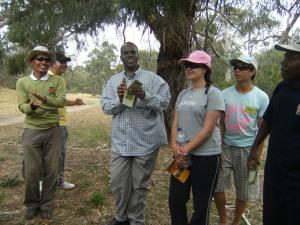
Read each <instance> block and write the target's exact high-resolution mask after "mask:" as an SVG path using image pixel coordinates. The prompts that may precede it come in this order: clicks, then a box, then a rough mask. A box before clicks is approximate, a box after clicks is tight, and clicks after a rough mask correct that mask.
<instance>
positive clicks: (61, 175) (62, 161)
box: [58, 126, 69, 185]
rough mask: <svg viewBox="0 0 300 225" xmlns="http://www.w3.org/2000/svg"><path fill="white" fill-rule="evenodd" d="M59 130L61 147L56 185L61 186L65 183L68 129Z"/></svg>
mask: <svg viewBox="0 0 300 225" xmlns="http://www.w3.org/2000/svg"><path fill="white" fill-rule="evenodd" d="M60 129H61V135H62V136H61V138H62V146H61V152H60V160H59V174H58V175H59V179H58V185H62V184H63V182H64V181H65V178H64V176H65V161H66V155H67V147H68V136H69V132H68V128H67V127H66V126H60Z"/></svg>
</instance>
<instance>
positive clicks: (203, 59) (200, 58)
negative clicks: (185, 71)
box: [178, 50, 211, 69]
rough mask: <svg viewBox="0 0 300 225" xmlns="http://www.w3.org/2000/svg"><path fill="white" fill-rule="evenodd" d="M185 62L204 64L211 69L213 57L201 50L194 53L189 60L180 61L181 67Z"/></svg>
mask: <svg viewBox="0 0 300 225" xmlns="http://www.w3.org/2000/svg"><path fill="white" fill-rule="evenodd" d="M185 62H191V63H198V64H204V65H206V66H207V67H208V68H209V69H211V57H210V56H209V55H208V54H207V53H206V52H204V51H201V50H196V51H193V52H192V53H191V54H190V55H189V56H188V57H187V58H185V59H180V60H179V61H178V63H179V64H180V65H183V64H184V63H185Z"/></svg>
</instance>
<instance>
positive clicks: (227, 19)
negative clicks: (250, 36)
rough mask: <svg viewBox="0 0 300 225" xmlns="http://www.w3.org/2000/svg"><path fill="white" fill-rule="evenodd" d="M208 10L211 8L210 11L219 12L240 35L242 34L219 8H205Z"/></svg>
mask: <svg viewBox="0 0 300 225" xmlns="http://www.w3.org/2000/svg"><path fill="white" fill-rule="evenodd" d="M207 9H208V10H211V11H215V12H216V13H218V14H220V15H221V16H222V17H223V18H224V19H225V20H226V21H227V22H228V23H229V24H230V25H231V26H232V27H233V28H235V29H236V30H237V31H239V32H240V33H241V34H242V35H243V32H242V31H241V30H240V29H239V28H238V27H237V26H235V25H234V24H233V23H232V22H231V21H230V20H229V19H228V18H227V16H225V15H224V14H223V13H222V12H221V11H219V10H216V9H212V8H210V7H209V8H207Z"/></svg>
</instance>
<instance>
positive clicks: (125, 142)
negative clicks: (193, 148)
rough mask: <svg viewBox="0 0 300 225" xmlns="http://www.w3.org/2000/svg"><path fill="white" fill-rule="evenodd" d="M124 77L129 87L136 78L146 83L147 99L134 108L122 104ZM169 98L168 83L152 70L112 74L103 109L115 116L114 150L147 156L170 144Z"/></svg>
mask: <svg viewBox="0 0 300 225" xmlns="http://www.w3.org/2000/svg"><path fill="white" fill-rule="evenodd" d="M123 78H125V79H126V84H127V87H128V86H129V85H130V84H131V83H132V82H133V81H134V80H138V81H139V82H141V83H142V84H143V86H142V87H143V89H144V91H145V98H144V99H143V100H141V99H137V101H136V103H135V105H134V106H133V107H132V108H130V107H127V106H125V105H122V104H121V102H120V100H119V96H118V94H117V87H118V86H119V85H120V84H121V82H122V80H123ZM170 98H171V94H170V90H169V86H168V84H167V83H166V82H165V81H164V80H163V79H162V78H161V77H159V76H158V75H156V74H154V73H152V72H150V71H147V70H143V69H140V68H139V69H138V70H137V71H136V72H135V74H134V76H133V77H129V76H127V75H126V73H125V72H124V71H123V72H121V73H118V74H116V75H114V76H112V77H111V78H110V79H109V81H108V82H107V84H106V86H105V88H104V90H103V92H102V98H101V105H102V110H103V112H105V113H106V114H109V115H113V119H112V131H111V139H112V151H113V152H114V153H116V154H119V155H122V156H138V155H146V154H150V153H151V152H153V151H154V150H156V149H158V148H159V147H160V146H161V145H163V144H167V135H166V130H165V126H164V118H163V110H165V109H167V107H168V104H169V101H170Z"/></svg>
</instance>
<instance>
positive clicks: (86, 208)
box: [0, 95, 262, 225]
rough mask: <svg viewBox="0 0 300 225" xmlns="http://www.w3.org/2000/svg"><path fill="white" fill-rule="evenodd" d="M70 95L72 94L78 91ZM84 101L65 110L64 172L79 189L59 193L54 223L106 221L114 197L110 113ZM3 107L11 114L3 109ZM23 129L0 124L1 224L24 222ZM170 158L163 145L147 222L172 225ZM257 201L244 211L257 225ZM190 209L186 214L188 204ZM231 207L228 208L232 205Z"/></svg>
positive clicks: (0, 111)
mask: <svg viewBox="0 0 300 225" xmlns="http://www.w3.org/2000/svg"><path fill="white" fill-rule="evenodd" d="M69 97H71V98H72V97H74V98H75V97H76V95H70V96H69ZM81 97H83V96H81ZM85 101H86V102H87V103H88V104H87V106H88V107H87V106H86V107H83V108H81V109H78V108H73V111H72V110H69V114H68V115H69V124H70V125H69V132H70V142H69V149H68V154H67V166H66V172H65V176H66V180H67V181H69V182H72V183H75V184H76V185H77V187H76V188H75V189H73V190H70V191H63V190H59V191H58V193H57V198H56V202H55V214H54V217H53V220H52V223H51V224H53V225H54V224H55V225H85V224H91V225H92V224H98V225H104V224H106V223H107V222H108V220H110V218H111V216H112V214H113V211H114V199H113V197H112V194H111V192H110V187H109V158H110V142H109V130H110V122H111V117H109V116H106V115H104V114H103V113H102V112H101V110H100V107H99V98H98V97H91V96H86V100H85ZM5 104H6V105H5ZM2 106H5V107H4V108H7V109H8V110H9V112H10V113H9V114H8V113H6V112H5V110H3V107H2ZM14 107H15V106H12V105H11V104H8V103H4V102H3V101H2V102H1V101H0V121H2V120H5V121H9V120H10V118H11V117H13V116H16V115H18V114H19V113H18V112H17V110H14ZM19 115H20V114H19ZM1 116H2V117H1ZM10 116H11V117H10ZM21 132H22V123H19V122H13V123H11V124H10V125H1V124H0V225H21V224H24V220H23V214H24V209H25V208H24V206H23V194H24V181H23V178H22V173H21V171H22V150H21V145H20V144H21V139H20V138H21ZM171 158H172V154H171V151H170V150H169V149H168V148H167V147H164V148H162V149H161V151H160V154H159V157H158V161H157V164H156V167H155V171H154V174H153V181H152V183H151V187H150V192H149V195H148V200H147V208H146V225H168V224H170V216H169V210H168V203H167V200H168V185H169V184H168V181H169V175H168V173H167V172H166V168H167V166H168V164H169V163H170V162H171ZM228 196H229V202H231V203H233V202H234V198H233V191H232V190H231V191H230V192H228ZM261 199H262V198H261V196H260V198H259V201H257V202H255V203H252V204H251V205H250V207H249V209H247V211H246V213H245V215H246V217H247V218H248V220H249V221H250V223H251V224H252V225H260V224H261V208H262V207H261V205H262V202H261ZM188 208H189V214H190V213H191V204H189V205H188ZM229 208H230V210H231V212H232V207H231V206H229ZM217 219H218V217H217V213H216V210H215V207H214V203H212V208H211V223H210V224H213V225H214V224H217ZM36 224H39V219H37V221H36ZM241 224H243V225H244V224H246V223H244V222H243V223H241Z"/></svg>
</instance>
